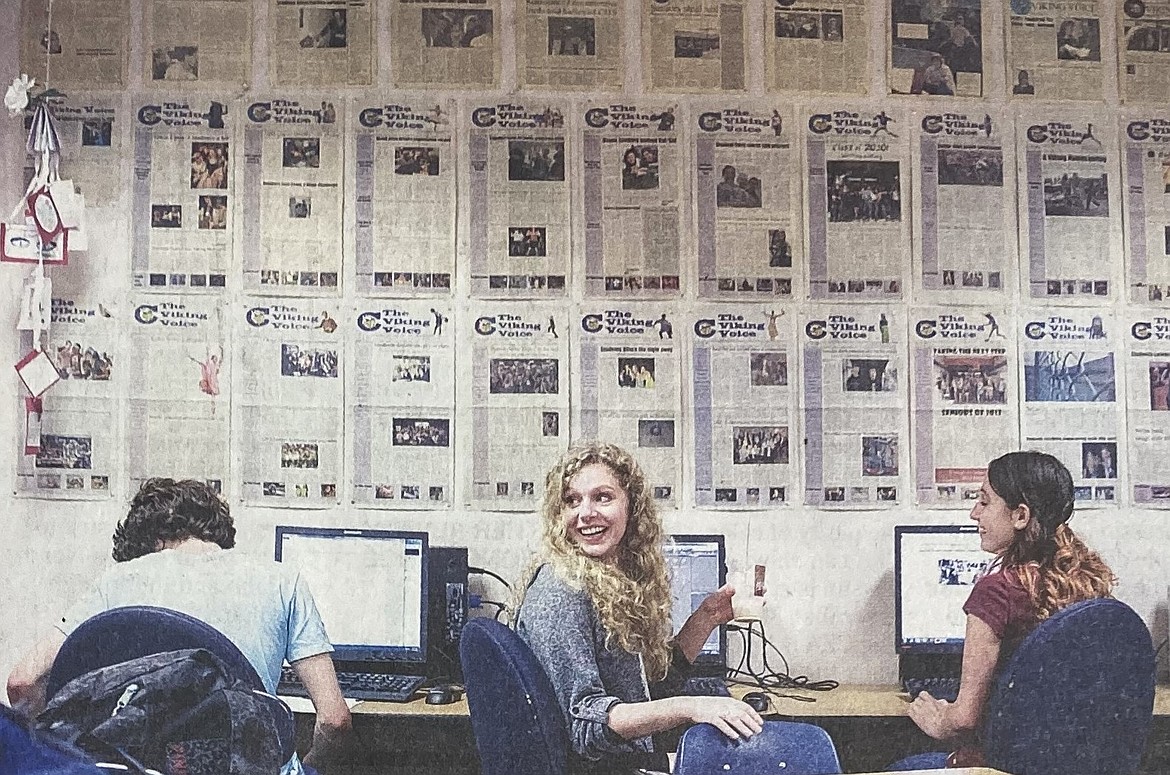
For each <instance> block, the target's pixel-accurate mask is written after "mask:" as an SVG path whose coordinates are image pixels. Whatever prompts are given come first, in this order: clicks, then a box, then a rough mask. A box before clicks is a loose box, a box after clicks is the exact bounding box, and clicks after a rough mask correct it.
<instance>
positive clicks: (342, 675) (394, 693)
mask: <svg viewBox="0 0 1170 775" xmlns="http://www.w3.org/2000/svg"><path fill="white" fill-rule="evenodd" d="M424 680H425V679H424V678H423V676H421V675H396V674H394V673H357V672H349V671H340V672H338V673H337V683H339V684H341V695H342V696H343V697H345V698H346V699H349V700H377V701H379V702H410V700H411V699H413V697H414V692H415V690H416V689H418V687H419V686H421V685H422V682H423V681H424ZM276 693H277V694H283V695H286V696H288V697H308V696H309V693H308V691H306V690H305V686H304V684H302V683H301V682H300V681H299V680H298V679H297V675H296V673H295V672H293V669H292V668H291V667H286V668H284V669H283V670H281V672H280V685H279V686H277V688H276Z"/></svg>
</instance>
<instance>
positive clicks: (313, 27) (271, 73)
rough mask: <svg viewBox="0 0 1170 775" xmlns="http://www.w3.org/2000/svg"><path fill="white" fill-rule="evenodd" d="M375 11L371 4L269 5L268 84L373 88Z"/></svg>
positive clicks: (291, 0)
mask: <svg viewBox="0 0 1170 775" xmlns="http://www.w3.org/2000/svg"><path fill="white" fill-rule="evenodd" d="M249 5H250V4H249ZM375 8H376V4H375V3H374V2H372V0H334V2H329V0H320V2H317V1H316V0H270V4H269V6H268V80H269V82H270V83H271V84H272V85H274V86H290V87H296V86H320V87H337V86H369V85H371V84H373V82H374V74H375V73H376V72H377V64H376V58H375V50H376V45H375V40H376V39H375V37H374V30H375V29H376V27H375V25H374V14H375Z"/></svg>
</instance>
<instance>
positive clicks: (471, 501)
mask: <svg viewBox="0 0 1170 775" xmlns="http://www.w3.org/2000/svg"><path fill="white" fill-rule="evenodd" d="M463 313H464V314H465V315H466V320H467V321H468V325H463V326H460V332H461V336H462V337H463V345H464V347H465V348H466V350H467V352H469V353H470V357H471V379H470V380H464V391H465V392H463V393H461V394H460V396H459V399H458V400H459V403H460V405H461V406H464V407H470V410H469V411H470V417H466V418H464V419H463V420H462V421H463V422H465V423H467V422H470V426H471V434H470V438H471V446H470V448H469V449H463V451H462V452H461V453H460V456H461V458H462V459H463V460H465V461H467V462H466V463H465V466H466V469H465V470H466V471H467V472H468V475H467V485H466V496H467V503H468V505H469V506H471V507H472V508H475V509H485V510H488V511H535V510H538V509H539V508H540V503H541V499H542V498H543V497H544V491H543V488H544V474H545V471H547V470H548V469H549V467H550V466H551V465H552V463H553V461H555V460H556V459H557V457H559V456H560V455H561V453H563V452H564V451H565V449H566V448H567V447H568V443H569V336H570V335H569V331H568V327H569V321H570V319H571V316H570V315H569V314H568V313H567V311H566V309H565V306H564V305H563V304H553V303H543V302H529V303H526V304H519V305H518V304H511V303H508V302H495V303H482V304H474V305H472V306H471V307H470V308H468V309H465V310H464V311H463ZM466 391H469V392H470V395H467V392H466Z"/></svg>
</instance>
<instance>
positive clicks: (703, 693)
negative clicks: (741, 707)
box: [682, 676, 731, 697]
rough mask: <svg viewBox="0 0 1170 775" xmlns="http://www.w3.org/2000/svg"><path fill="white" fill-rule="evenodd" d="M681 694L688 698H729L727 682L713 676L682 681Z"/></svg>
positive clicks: (695, 677)
mask: <svg viewBox="0 0 1170 775" xmlns="http://www.w3.org/2000/svg"><path fill="white" fill-rule="evenodd" d="M682 694H683V695H686V696H688V697H730V696H731V692H730V691H728V689H727V682H726V681H724V680H723V679H722V678H716V677H713V676H694V677H691V678H688V679H687V680H685V681H683V685H682Z"/></svg>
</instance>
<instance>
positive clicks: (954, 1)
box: [886, 0, 992, 97]
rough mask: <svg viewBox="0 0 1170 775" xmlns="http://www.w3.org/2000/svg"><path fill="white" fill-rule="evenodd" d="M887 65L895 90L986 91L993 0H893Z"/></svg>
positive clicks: (978, 94)
mask: <svg viewBox="0 0 1170 775" xmlns="http://www.w3.org/2000/svg"><path fill="white" fill-rule="evenodd" d="M889 9H890V53H889V60H888V69H887V71H886V78H887V85H888V87H889V90H890V92H891V93H892V94H932V95H937V96H944V97H982V96H983V94H984V83H985V79H984V73H985V72H986V71H987V64H986V63H987V62H989V61H990V59H989V58H988V56H987V54H988V46H987V42H986V41H984V39H983V31H984V30H990V29H992V25H991V3H984V2H983V0H942V1H941V2H933V3H922V2H908V0H891V2H890V5H889Z"/></svg>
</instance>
